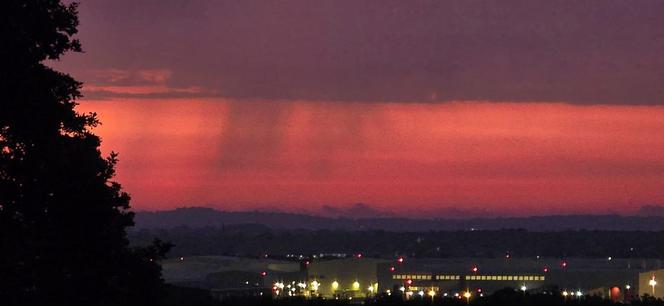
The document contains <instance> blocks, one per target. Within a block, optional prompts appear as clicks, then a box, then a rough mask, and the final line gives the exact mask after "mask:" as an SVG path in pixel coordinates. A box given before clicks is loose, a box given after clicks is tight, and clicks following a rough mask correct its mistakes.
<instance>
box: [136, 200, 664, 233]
mask: <svg viewBox="0 0 664 306" xmlns="http://www.w3.org/2000/svg"><path fill="white" fill-rule="evenodd" d="M354 210H367V211H370V212H371V211H375V210H374V209H373V208H372V207H371V206H370V205H364V204H357V205H356V206H355V209H354ZM639 213H640V214H639V215H638V216H619V215H552V216H532V217H503V218H497V217H496V218H490V217H483V218H465V217H468V215H465V214H462V213H459V214H453V215H449V216H448V217H447V218H435V219H430V218H426V219H409V218H399V217H394V216H384V217H380V218H378V217H367V216H364V217H362V216H363V214H361V213H360V214H358V213H357V212H356V211H353V212H349V213H345V214H341V216H338V217H335V218H330V217H321V216H311V215H307V214H301V213H285V212H259V211H244V212H229V211H219V210H215V209H212V208H203V207H188V208H177V209H175V210H166V211H156V212H138V213H136V228H138V229H144V228H146V229H150V228H173V227H177V226H188V227H194V228H197V227H221V226H224V225H225V226H228V225H240V224H261V225H265V226H267V227H269V228H272V229H282V230H289V229H290V230H294V229H307V230H324V229H327V230H341V229H343V230H385V231H400V230H408V231H417V232H421V231H457V230H469V229H471V228H475V229H482V230H498V229H504V228H522V229H527V230H529V231H538V232H547V231H561V230H579V229H587V230H616V231H664V208H663V207H662V206H645V207H643V208H642V209H641V210H640V211H639ZM455 217H456V218H460V217H464V218H462V219H454V218H455ZM450 218H451V219H450Z"/></svg>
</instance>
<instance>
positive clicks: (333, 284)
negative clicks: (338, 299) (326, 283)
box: [332, 281, 339, 291]
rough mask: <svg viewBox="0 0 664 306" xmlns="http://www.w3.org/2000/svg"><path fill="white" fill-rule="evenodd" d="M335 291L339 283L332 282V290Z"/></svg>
mask: <svg viewBox="0 0 664 306" xmlns="http://www.w3.org/2000/svg"><path fill="white" fill-rule="evenodd" d="M337 289H339V282H337V281H333V282H332V290H335V291H336V290H337Z"/></svg>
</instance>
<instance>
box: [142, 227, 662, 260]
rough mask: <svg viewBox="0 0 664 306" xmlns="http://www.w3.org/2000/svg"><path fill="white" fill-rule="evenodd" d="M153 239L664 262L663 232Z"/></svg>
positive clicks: (181, 234)
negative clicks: (633, 259)
mask: <svg viewBox="0 0 664 306" xmlns="http://www.w3.org/2000/svg"><path fill="white" fill-rule="evenodd" d="M154 238H159V239H162V240H164V241H169V242H172V243H173V244H175V247H174V248H173V249H172V250H171V253H170V254H169V256H191V255H231V256H259V255H261V254H266V253H267V254H270V255H275V256H277V255H286V254H304V255H307V254H318V253H348V254H353V253H356V252H362V253H364V254H365V255H368V256H375V257H384V256H394V255H397V254H398V255H407V256H414V257H440V258H444V257H502V256H504V255H505V254H506V252H509V253H510V254H511V255H512V256H515V257H535V256H545V257H607V256H613V257H616V258H618V257H622V258H661V257H664V256H663V255H664V232H637V231H624V232H623V231H585V230H581V231H559V232H530V231H526V230H495V231H429V232H407V231H404V232H388V231H379V230H376V231H345V230H318V231H308V230H272V229H269V228H267V227H264V226H261V225H236V226H227V227H223V228H216V227H214V228H213V227H209V228H195V229H194V228H188V227H177V228H172V229H159V230H140V231H135V232H131V233H130V239H131V241H132V243H134V244H136V245H142V244H147V243H148V242H150V241H152V240H153V239H154Z"/></svg>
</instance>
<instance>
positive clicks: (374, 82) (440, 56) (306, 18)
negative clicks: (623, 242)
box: [53, 0, 664, 217]
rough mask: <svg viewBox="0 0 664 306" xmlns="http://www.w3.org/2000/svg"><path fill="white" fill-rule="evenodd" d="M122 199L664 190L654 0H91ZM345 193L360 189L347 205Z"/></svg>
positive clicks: (409, 206)
mask: <svg viewBox="0 0 664 306" xmlns="http://www.w3.org/2000/svg"><path fill="white" fill-rule="evenodd" d="M79 9H80V19H81V24H80V27H79V30H80V33H79V35H78V38H79V39H80V40H81V43H82V44H83V49H84V53H82V54H71V55H68V56H65V57H64V58H63V59H61V61H59V62H56V63H53V66H55V67H56V68H58V69H60V70H62V71H65V72H67V73H70V74H72V75H73V76H74V77H76V78H77V79H79V80H81V81H83V82H84V87H83V92H84V95H85V97H84V98H83V99H81V100H80V106H79V108H78V109H79V111H83V112H88V111H94V112H97V113H98V114H99V116H100V118H101V120H102V122H103V125H102V126H101V127H99V128H97V129H96V130H95V132H96V133H98V134H99V135H101V137H102V139H103V151H104V152H105V153H108V152H110V151H116V152H119V153H120V164H119V165H118V176H117V180H118V181H119V182H121V183H122V184H123V186H124V187H125V189H126V190H127V191H128V192H129V193H130V194H131V195H132V197H133V201H132V206H133V207H134V209H136V210H163V209H172V208H175V207H181V206H209V207H215V208H219V209H224V210H278V211H289V212H305V213H321V214H325V212H329V211H335V213H339V212H340V211H344V210H347V211H348V212H349V213H358V212H357V210H358V207H359V208H360V209H366V210H369V211H372V212H376V213H380V214H389V215H395V216H441V217H446V216H450V217H464V216H468V217H475V216H525V215H543V214H572V213H592V214H603V213H624V214H629V213H633V212H635V211H636V210H638V208H639V207H640V206H643V205H652V204H655V205H657V204H664V136H662V132H661V131H662V130H663V128H664V86H662V85H663V84H664V57H662V56H661V54H664V18H661V16H662V15H664V2H661V1H646V0H644V1H638V2H635V1H615V0H602V1H599V0H598V1H555V0H547V1H539V0H538V1H533V0H524V1H511V0H508V1H473V0H465V1H422V0H413V1H377V0H376V1H343V0H338V1H332V0H320V1H309V0H290V1H279V2H272V1H254V0H245V1H230V0H219V1H214V0H191V1H183V0H160V1H156V0H141V1H133V0H117V1H104V0H86V1H84V2H83V3H82V4H81V5H80V8H79ZM356 203H364V204H363V205H360V206H358V205H356Z"/></svg>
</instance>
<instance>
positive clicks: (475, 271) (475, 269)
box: [472, 267, 480, 273]
mask: <svg viewBox="0 0 664 306" xmlns="http://www.w3.org/2000/svg"><path fill="white" fill-rule="evenodd" d="M479 270H480V269H478V268H477V267H473V269H472V271H473V273H477V271H479Z"/></svg>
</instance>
